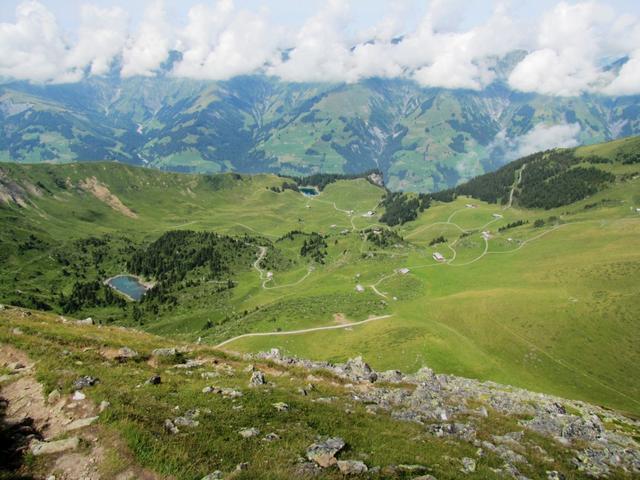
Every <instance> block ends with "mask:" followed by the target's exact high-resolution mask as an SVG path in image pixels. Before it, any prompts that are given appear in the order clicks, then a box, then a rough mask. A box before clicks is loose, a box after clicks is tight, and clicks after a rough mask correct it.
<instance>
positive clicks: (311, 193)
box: [298, 187, 320, 197]
mask: <svg viewBox="0 0 640 480" xmlns="http://www.w3.org/2000/svg"><path fill="white" fill-rule="evenodd" d="M298 190H300V193H301V194H303V195H306V196H307V197H315V196H316V195H318V194H319V193H320V192H318V190H316V188H314V187H300V188H299V189H298Z"/></svg>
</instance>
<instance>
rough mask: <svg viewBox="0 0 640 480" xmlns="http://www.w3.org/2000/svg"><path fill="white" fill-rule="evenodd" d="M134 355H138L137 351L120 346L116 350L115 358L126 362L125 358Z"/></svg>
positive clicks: (131, 357)
mask: <svg viewBox="0 0 640 480" xmlns="http://www.w3.org/2000/svg"><path fill="white" fill-rule="evenodd" d="M136 357H138V352H136V351H135V350H133V349H131V348H129V347H122V348H121V349H120V350H118V355H116V360H117V361H119V362H126V361H127V360H131V359H133V358H136Z"/></svg>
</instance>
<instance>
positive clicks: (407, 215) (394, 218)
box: [380, 192, 433, 227]
mask: <svg viewBox="0 0 640 480" xmlns="http://www.w3.org/2000/svg"><path fill="white" fill-rule="evenodd" d="M432 198H433V196H432V195H431V194H428V193H420V194H418V195H412V194H406V193H402V192H389V193H387V195H386V196H385V198H384V200H383V201H382V206H383V207H384V209H385V212H384V213H383V214H382V216H381V217H380V221H381V222H382V223H386V224H387V225H389V226H390V227H393V226H395V225H402V224H404V223H407V222H411V221H412V220H415V219H416V218H418V212H424V211H425V210H426V209H427V208H429V207H430V206H431V200H432Z"/></svg>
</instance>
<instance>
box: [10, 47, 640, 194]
mask: <svg viewBox="0 0 640 480" xmlns="http://www.w3.org/2000/svg"><path fill="white" fill-rule="evenodd" d="M519 55H521V53H519V52H514V53H513V54H512V55H511V56H507V57H505V58H504V59H503V60H502V61H501V62H499V63H498V65H497V67H496V73H497V74H498V80H497V81H496V82H495V83H494V84H492V85H491V86H489V87H488V88H486V89H485V90H483V91H470V90H444V89H433V88H422V87H420V86H419V85H417V84H416V83H413V82H411V81H407V80H397V79H395V80H386V79H370V80H365V81H362V82H359V83H355V84H295V83H286V82H282V81H280V80H277V79H275V78H270V77H264V76H245V77H237V78H234V79H232V80H229V81H224V82H205V81H194V80H186V79H179V78H174V77H172V76H170V75H169V74H168V72H165V73H164V74H162V75H160V76H158V77H156V78H142V77H137V78H130V79H121V78H120V77H119V76H118V75H117V74H115V73H114V74H113V75H111V76H107V77H92V78H89V79H88V80H86V81H83V82H81V83H77V84H68V85H46V86H38V85H32V84H28V83H23V82H13V83H5V84H3V85H0V123H1V125H2V126H1V127H0V161H17V162H69V161H77V160H83V161H87V160H117V161H120V162H124V163H128V164H132V165H148V166H153V167H157V168H160V169H164V170H171V171H183V172H187V171H189V172H221V171H238V172H245V173H256V172H272V173H282V174H287V175H308V174H312V173H317V172H323V173H356V172H362V171H365V170H371V169H379V170H381V171H382V172H383V173H384V175H385V179H386V183H387V185H388V186H389V187H390V188H391V189H392V190H412V191H423V192H426V191H437V190H440V189H444V188H448V187H452V186H455V185H457V184H459V183H462V182H464V181H466V180H469V179H471V178H473V177H475V176H477V175H480V174H483V173H486V172H490V171H493V170H495V169H497V168H499V167H500V166H501V165H503V164H504V163H506V162H507V161H508V160H511V159H513V158H515V157H516V156H518V154H521V153H522V152H516V151H514V149H516V148H517V145H518V144H519V143H518V142H519V139H522V138H525V137H526V135H528V134H530V133H531V132H532V131H534V129H535V128H536V126H537V125H540V124H544V125H565V124H569V125H573V126H574V127H575V128H574V130H573V131H572V133H571V135H574V137H575V138H573V137H572V140H574V141H575V142H576V143H580V144H587V143H596V142H600V141H606V140H611V139H615V138H619V137H623V136H629V135H634V134H638V133H640V98H638V97H620V98H611V97H603V96H595V95H583V96H581V97H546V96H541V95H535V94H523V93H519V92H514V91H512V90H510V89H509V88H508V86H507V84H506V82H505V81H504V79H505V78H506V76H508V73H509V72H510V70H511V69H512V68H513V65H515V64H516V63H517V59H518V58H519ZM619 63H620V62H618V63H616V64H612V68H620V65H619ZM167 68H170V65H168V66H167ZM534 140H535V139H534ZM538 140H539V139H538ZM536 146H537V145H536ZM548 146H551V145H548Z"/></svg>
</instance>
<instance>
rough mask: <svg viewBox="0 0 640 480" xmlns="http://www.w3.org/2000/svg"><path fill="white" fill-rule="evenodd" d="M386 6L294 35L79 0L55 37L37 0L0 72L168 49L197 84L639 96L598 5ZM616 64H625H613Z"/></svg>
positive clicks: (147, 62) (327, 7)
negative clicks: (382, 11)
mask: <svg viewBox="0 0 640 480" xmlns="http://www.w3.org/2000/svg"><path fill="white" fill-rule="evenodd" d="M389 3H390V5H391V6H390V8H389V12H388V15H387V16H385V17H384V18H381V19H380V21H379V22H378V24H376V25H374V26H373V27H370V28H367V29H366V30H363V31H354V29H353V18H352V17H351V12H350V9H349V5H348V2H346V1H342V0H327V1H326V2H325V3H324V5H323V6H322V8H321V9H319V10H318V11H317V12H316V13H315V14H314V15H313V16H312V17H310V18H308V19H307V20H306V21H305V22H304V24H303V25H301V26H300V27H299V28H297V29H293V30H292V29H291V28H290V27H289V28H285V27H283V26H280V25H278V24H276V23H274V22H272V21H271V20H270V17H269V12H268V10H267V9H261V10H257V11H254V10H247V9H243V8H238V7H236V5H235V4H234V3H233V1H232V0H218V1H210V2H207V3H202V4H199V5H196V6H194V7H192V8H191V9H190V10H189V12H188V15H187V20H186V22H183V23H182V24H176V22H172V21H170V19H169V18H168V16H167V13H166V10H165V8H164V5H163V3H162V1H161V0H154V1H152V2H150V3H149V4H148V7H147V11H146V14H145V15H144V18H143V20H142V21H141V22H140V24H139V25H137V27H136V28H135V29H134V30H131V29H130V28H129V16H128V14H127V12H126V11H124V10H123V9H121V8H118V7H111V8H109V7H107V8H101V7H97V6H93V5H90V4H88V5H86V6H85V7H83V9H82V12H81V22H80V24H79V26H78V28H77V31H76V32H65V31H62V30H61V29H60V27H59V25H58V23H57V20H56V18H55V16H54V15H53V14H52V13H51V11H50V10H48V9H47V8H46V7H45V6H44V5H43V4H42V3H40V2H39V1H37V0H27V1H25V2H23V3H22V4H20V5H19V6H18V8H17V9H16V16H15V21H13V22H8V23H0V52H1V53H2V54H1V55H0V77H3V78H10V79H19V80H28V81H32V82H41V83H46V82H48V83H66V82H77V81H80V80H82V79H83V78H86V77H87V76H91V75H98V76H99V75H104V74H106V73H108V72H110V71H112V69H113V68H114V65H118V66H119V67H118V68H119V69H120V75H121V76H122V77H132V76H154V75H157V74H158V71H159V69H160V68H161V67H162V66H163V65H165V64H166V62H167V60H168V59H169V56H170V54H171V52H172V51H177V52H180V54H181V55H180V59H179V60H177V61H176V62H174V63H173V68H172V70H171V71H170V72H169V74H170V75H174V76H177V77H183V78H192V79H199V80H225V79H229V78H232V77H234V76H237V75H243V74H252V73H264V74H267V75H274V76H277V77H279V78H282V79H283V80H286V81H292V82H347V83H352V82H357V81H360V80H362V79H365V78H370V77H383V78H405V79H411V80H414V81H416V82H418V83H419V84H420V85H423V86H425V87H440V88H448V89H471V90H481V89H483V88H485V87H486V86H487V85H489V84H491V83H492V82H493V81H495V80H496V79H497V78H498V76H499V75H502V77H500V78H502V79H504V80H505V81H506V82H508V84H509V85H510V86H511V87H512V88H513V89H516V90H519V91H522V92H535V93H540V94H545V95H552V96H575V95H580V94H583V93H597V94H604V95H635V94H640V19H638V18H636V17H634V16H631V15H628V14H625V13H621V12H617V11H616V10H614V9H613V8H612V7H610V6H608V5H607V4H606V3H598V2H593V1H590V2H579V3H567V2H564V1H562V2H559V3H557V4H556V5H555V6H554V7H553V8H552V9H551V10H550V11H548V12H547V13H546V14H545V15H543V16H542V17H541V19H540V21H538V22H537V23H535V24H528V23H523V22H522V21H520V20H516V19H515V18H514V17H513V16H512V15H511V12H510V10H509V7H508V5H507V3H503V2H500V1H499V2H497V3H496V6H495V8H494V10H493V12H492V14H491V15H490V16H489V17H488V18H487V19H486V20H483V22H482V23H480V24H477V25H475V26H472V27H469V28H460V26H459V25H460V18H461V15H460V12H461V11H463V10H464V2H462V1H460V0H454V1H446V0H432V1H431V2H430V3H429V8H428V9H427V12H426V14H425V16H424V18H422V19H421V20H420V21H419V22H418V23H417V27H416V28H414V29H413V30H412V31H409V32H407V31H404V30H403V25H404V24H405V23H406V22H405V20H406V18H407V16H409V15H411V13H412V12H411V11H409V10H408V9H407V8H402V7H403V2H402V1H398V0H396V1H395V2H389ZM516 50H523V51H525V52H526V53H525V54H524V55H522V56H521V57H518V58H520V60H519V61H518V63H517V64H514V65H504V64H501V63H500V60H501V59H503V58H505V56H506V55H507V54H509V53H510V52H513V51H516ZM619 59H625V60H626V63H625V62H620V63H618V64H614V63H613V62H614V61H616V60H619ZM611 65H615V66H614V68H611V67H610V66H611ZM498 72H500V73H498Z"/></svg>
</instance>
